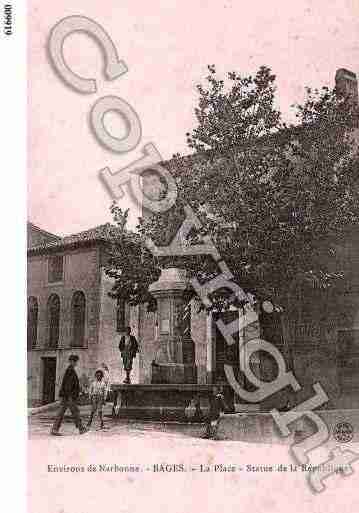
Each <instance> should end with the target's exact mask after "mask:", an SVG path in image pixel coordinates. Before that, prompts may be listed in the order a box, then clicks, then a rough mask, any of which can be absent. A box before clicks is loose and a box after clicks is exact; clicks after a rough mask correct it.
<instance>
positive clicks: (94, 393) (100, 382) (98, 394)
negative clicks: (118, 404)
mask: <svg viewBox="0 0 359 513" xmlns="http://www.w3.org/2000/svg"><path fill="white" fill-rule="evenodd" d="M103 377H104V372H103V370H102V369H97V371H96V372H95V379H94V381H93V382H92V383H91V387H90V401H91V405H92V410H91V415H90V418H89V420H88V423H87V427H88V428H89V427H90V426H91V424H92V419H93V417H94V415H95V413H96V412H97V413H98V416H99V418H100V422H101V426H100V429H104V427H105V426H104V423H103V418H102V406H103V405H104V403H105V402H106V392H107V385H106V382H105V380H104V379H103Z"/></svg>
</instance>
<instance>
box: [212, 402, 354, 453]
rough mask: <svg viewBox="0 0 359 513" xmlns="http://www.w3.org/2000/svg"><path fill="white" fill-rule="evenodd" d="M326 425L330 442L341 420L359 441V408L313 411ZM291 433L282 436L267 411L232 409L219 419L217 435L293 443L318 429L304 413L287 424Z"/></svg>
mask: <svg viewBox="0 0 359 513" xmlns="http://www.w3.org/2000/svg"><path fill="white" fill-rule="evenodd" d="M315 413H317V414H318V415H319V416H320V417H321V418H322V420H323V421H324V422H325V424H326V425H327V427H328V431H329V439H328V442H327V443H329V444H330V445H338V444H339V443H341V442H338V441H336V440H335V438H334V430H335V427H336V426H337V425H338V424H340V423H347V424H350V425H351V426H352V428H353V439H352V441H353V442H359V410H320V411H315ZM289 429H290V431H291V434H290V435H289V436H288V437H283V436H282V435H281V433H280V431H279V428H278V427H277V424H276V423H275V421H274V419H273V417H272V415H271V414H270V413H234V414H225V415H224V416H223V417H222V419H221V422H220V427H219V436H220V438H224V439H228V440H238V441H243V442H251V443H278V444H292V443H296V442H300V441H301V440H303V439H304V438H307V437H308V436H310V435H312V434H314V433H315V432H316V431H317V429H316V427H315V425H314V424H313V423H312V422H311V421H309V419H308V417H307V416H305V415H303V416H302V417H301V418H300V419H298V420H295V421H293V423H291V424H289Z"/></svg>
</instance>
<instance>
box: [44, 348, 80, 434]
mask: <svg viewBox="0 0 359 513" xmlns="http://www.w3.org/2000/svg"><path fill="white" fill-rule="evenodd" d="M78 360H79V357H78V356H77V355H75V354H72V355H71V356H70V357H69V366H68V367H67V369H66V372H65V374H64V377H63V379H62V384H61V388H60V392H59V396H60V397H61V406H60V409H59V411H58V413H57V416H56V419H55V422H54V424H53V426H52V429H51V434H52V435H54V436H59V435H60V433H59V429H60V427H61V424H62V421H63V420H64V416H65V413H66V410H67V408H69V409H70V411H71V413H72V416H73V419H74V422H75V426H76V427H77V428H78V430H79V432H80V435H82V434H83V433H86V431H87V429H86V428H85V427H84V426H83V424H82V421H81V417H80V410H79V407H78V406H77V400H78V397H79V395H80V381H79V378H78V376H77V373H76V371H75V367H76V365H77V363H78Z"/></svg>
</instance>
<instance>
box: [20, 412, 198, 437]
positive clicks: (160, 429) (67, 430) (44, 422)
mask: <svg viewBox="0 0 359 513" xmlns="http://www.w3.org/2000/svg"><path fill="white" fill-rule="evenodd" d="M80 411H81V417H82V419H83V422H84V424H85V423H86V422H87V420H88V417H89V414H90V407H89V406H82V407H81V408H80ZM111 412H112V404H110V403H109V404H106V406H105V408H104V411H103V413H104V423H105V429H104V430H99V419H98V418H97V417H95V418H94V420H93V422H92V426H91V428H90V431H89V432H88V433H86V435H83V436H86V437H88V436H90V437H91V436H96V437H111V436H116V435H120V434H125V433H126V435H128V436H131V435H133V436H135V437H146V436H149V437H153V436H166V435H168V436H171V437H174V436H177V437H181V438H183V437H192V438H199V437H200V436H201V434H202V433H203V430H204V426H203V425H202V424H181V423H167V424H163V423H161V422H139V421H133V420H126V419H122V420H121V419H116V420H114V419H112V417H111ZM55 415H56V410H51V411H47V412H44V413H37V414H36V415H33V416H32V417H29V437H30V438H31V439H38V438H50V437H51V435H50V430H51V426H52V423H53V421H54V417H55ZM60 432H61V433H62V435H63V436H66V437H77V436H78V430H77V429H76V427H75V425H74V423H73V421H72V419H71V416H70V412H68V413H67V415H66V417H65V420H64V422H63V424H62V426H61V430H60ZM51 438H53V437H51Z"/></svg>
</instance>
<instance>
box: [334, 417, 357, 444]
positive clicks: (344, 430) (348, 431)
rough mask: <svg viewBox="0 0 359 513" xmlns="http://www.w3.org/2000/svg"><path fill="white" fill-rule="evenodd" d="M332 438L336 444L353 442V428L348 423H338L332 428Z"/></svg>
mask: <svg viewBox="0 0 359 513" xmlns="http://www.w3.org/2000/svg"><path fill="white" fill-rule="evenodd" d="M333 436H334V438H335V439H336V441H337V442H342V443H345V442H350V441H351V440H353V436H354V428H353V426H352V425H351V424H350V423H349V422H339V423H338V424H337V425H336V426H335V427H334V430H333Z"/></svg>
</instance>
